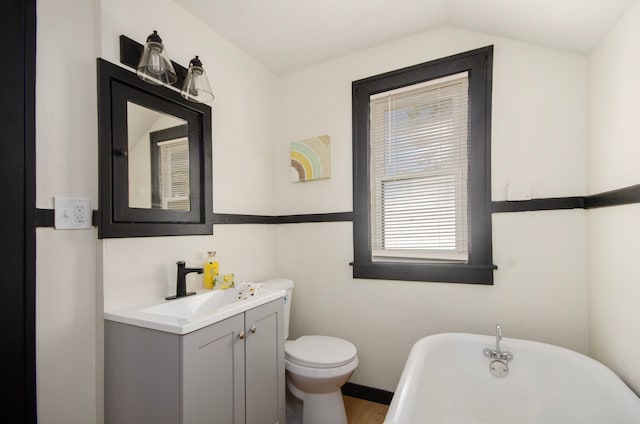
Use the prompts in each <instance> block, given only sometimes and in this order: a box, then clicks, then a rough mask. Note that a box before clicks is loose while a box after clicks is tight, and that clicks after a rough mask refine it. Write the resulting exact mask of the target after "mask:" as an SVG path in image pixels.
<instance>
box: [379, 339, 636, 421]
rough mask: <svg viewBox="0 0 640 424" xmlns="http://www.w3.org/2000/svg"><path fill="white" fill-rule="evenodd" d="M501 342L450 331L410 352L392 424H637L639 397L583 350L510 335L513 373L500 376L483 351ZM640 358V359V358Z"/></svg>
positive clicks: (506, 347)
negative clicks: (492, 370) (574, 349)
mask: <svg viewBox="0 0 640 424" xmlns="http://www.w3.org/2000/svg"><path fill="white" fill-rule="evenodd" d="M495 343H496V341H495V337H493V336H482V335H476V334H463V333H446V334H436V335H433V336H428V337H425V338H423V339H420V340H418V341H417V342H416V343H415V344H414V345H413V348H412V349H411V352H410V354H409V358H408V360H407V363H406V364H405V367H404V370H403V372H402V376H401V377H400V382H399V383H398V387H397V389H396V392H395V394H394V396H393V400H392V401H391V405H390V407H389V411H388V413H387V416H386V419H385V421H384V422H385V424H429V423H438V424H462V423H464V424H471V423H478V424H480V423H487V424H488V423H491V424H501V423H505V424H506V423H510V424H512V423H518V424H539V423H545V424H560V423H562V424H574V423H576V424H638V423H640V398H638V397H637V396H636V395H635V393H633V391H631V389H629V387H627V386H626V385H625V384H624V382H623V381H622V380H620V378H618V376H616V375H615V374H614V373H613V372H612V371H611V370H610V369H609V368H607V367H605V366H604V365H602V364H601V363H599V362H597V361H595V360H593V359H591V358H588V357H586V356H584V355H582V354H579V353H577V352H573V351H571V350H568V349H564V348H561V347H558V346H553V345H549V344H545V343H538V342H533V341H527V340H518V339H509V338H504V339H502V341H501V342H500V345H501V346H500V347H501V350H502V351H510V352H511V353H513V360H512V361H509V363H508V367H509V373H508V375H507V376H506V377H504V378H497V377H494V376H493V375H492V374H491V373H490V371H489V363H490V362H491V360H490V359H489V358H488V357H487V356H485V355H484V354H483V349H485V348H490V349H494V348H495ZM638 359H639V360H640V358H638Z"/></svg>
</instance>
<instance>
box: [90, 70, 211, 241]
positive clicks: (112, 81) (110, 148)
mask: <svg viewBox="0 0 640 424" xmlns="http://www.w3.org/2000/svg"><path fill="white" fill-rule="evenodd" d="M98 81H99V87H98V114H99V135H100V140H99V142H100V213H99V217H100V219H99V225H98V235H99V237H100V238H109V237H139V236H160V235H186V234H212V233H213V227H212V218H213V204H212V181H211V175H212V174H211V108H210V107H209V106H207V105H203V104H198V103H191V102H187V101H186V100H184V99H183V98H182V97H181V96H180V94H179V93H177V92H174V91H173V90H170V89H168V88H166V87H162V86H154V85H150V84H148V83H145V82H143V81H141V80H139V79H138V78H137V76H136V75H135V73H133V72H130V71H128V70H126V69H124V68H122V67H119V66H116V65H113V64H111V63H109V62H107V61H105V60H102V59H98Z"/></svg>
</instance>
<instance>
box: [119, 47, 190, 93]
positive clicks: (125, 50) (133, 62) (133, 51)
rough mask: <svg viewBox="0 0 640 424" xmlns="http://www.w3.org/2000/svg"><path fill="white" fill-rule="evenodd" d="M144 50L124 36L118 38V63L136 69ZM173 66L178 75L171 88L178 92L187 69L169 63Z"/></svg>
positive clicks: (174, 63) (185, 76)
mask: <svg viewBox="0 0 640 424" xmlns="http://www.w3.org/2000/svg"><path fill="white" fill-rule="evenodd" d="M143 50H144V45H142V44H140V43H138V42H137V41H134V40H132V39H131V38H129V37H127V36H126V35H121V36H120V63H122V64H123V65H127V66H129V67H131V68H133V69H136V68H137V67H138V63H139V62H140V57H141V56H142V52H143ZM171 63H172V64H173V68H174V69H175V71H176V74H177V75H178V80H177V81H176V82H174V83H173V84H171V85H172V86H173V87H175V88H177V89H178V90H180V89H182V86H183V85H184V80H185V79H186V78H187V72H188V70H187V68H185V67H184V66H182V65H180V64H178V63H176V62H174V61H173V60H172V61H171Z"/></svg>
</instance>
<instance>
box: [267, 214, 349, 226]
mask: <svg viewBox="0 0 640 424" xmlns="http://www.w3.org/2000/svg"><path fill="white" fill-rule="evenodd" d="M277 221H278V224H300V223H305V222H341V221H353V212H335V213H314V214H304V215H282V216H278V217H277Z"/></svg>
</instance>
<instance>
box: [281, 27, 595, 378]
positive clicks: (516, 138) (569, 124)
mask: <svg viewBox="0 0 640 424" xmlns="http://www.w3.org/2000/svg"><path fill="white" fill-rule="evenodd" d="M489 44H494V45H495V47H494V49H495V50H494V74H493V75H494V86H493V123H492V132H493V135H492V149H493V151H492V161H493V165H492V173H493V175H492V180H493V181H492V191H493V200H505V199H506V186H507V183H514V184H517V185H520V186H524V187H530V191H531V194H532V195H533V196H534V197H560V196H576V195H582V194H584V191H585V185H586V184H585V178H586V176H585V166H586V165H585V160H586V125H587V124H586V112H587V108H586V92H587V71H588V69H587V59H586V58H585V57H582V56H578V55H572V54H566V53H562V52H558V51H554V50H549V49H545V48H541V47H536V46H533V45H529V44H524V43H519V42H515V41H511V40H507V39H503V38H498V37H494V36H489V35H485V34H479V33H473V32H468V31H463V30H459V29H456V28H442V29H439V30H435V31H431V32H428V33H424V34H421V35H418V36H415V37H410V38H406V39H403V40H400V41H397V42H394V43H390V44H386V45H382V46H379V47H376V48H373V49H369V50H366V51H362V52H359V53H356V54H353V55H350V56H346V57H343V58H341V59H338V60H335V61H331V62H327V63H325V64H322V65H319V66H315V67H312V68H309V69H306V70H303V71H300V72H296V73H293V74H290V75H287V76H284V77H281V78H280V102H279V105H278V118H279V122H278V139H277V142H278V144H277V176H276V178H277V187H278V192H277V194H278V214H280V215H286V214H298V213H319V212H344V211H351V210H352V187H351V184H352V180H351V172H352V171H351V169H352V166H351V82H352V81H354V80H357V79H360V78H365V77H368V76H372V75H376V74H378V73H381V72H385V71H390V70H393V69H398V68H401V67H404V66H409V65H414V64H417V63H421V62H425V61H428V60H431V59H436V58H440V57H444V56H448V55H451V54H455V53H460V52H463V51H467V50H471V49H474V48H479V47H483V46H486V45H489ZM381 58H382V59H383V60H381ZM320 134H329V135H330V136H331V143H332V146H331V149H332V162H333V163H332V176H331V178H330V179H328V180H321V181H316V182H308V183H292V182H290V181H289V169H288V168H289V165H288V160H289V144H290V142H291V141H295V140H301V139H305V138H309V137H312V136H315V135H320ZM277 232H278V261H279V264H278V269H279V270H280V272H281V274H282V275H287V276H291V277H292V278H294V279H295V281H296V289H295V291H294V295H293V303H292V305H293V311H292V320H293V322H292V327H291V329H292V335H293V336H299V335H302V334H310V333H320V334H333V335H336V336H340V337H344V338H346V339H348V340H351V341H352V342H353V343H354V344H355V345H356V346H357V347H358V349H359V358H360V366H359V367H358V369H357V370H356V372H355V374H354V376H353V377H352V380H351V381H353V382H355V383H358V384H364V385H367V386H371V387H376V388H381V389H386V390H394V389H395V386H396V384H397V382H398V379H399V377H400V373H401V371H402V367H403V365H404V362H405V360H406V357H407V354H408V352H409V349H410V347H411V345H412V344H413V342H414V341H416V340H417V339H419V338H420V337H423V336H425V335H428V334H433V333H437V332H446V331H469V332H480V333H492V332H493V331H494V326H495V324H496V323H497V322H500V323H501V324H502V326H503V329H504V333H505V336H507V337H509V336H511V337H521V338H528V339H533V340H540V341H545V342H550V343H554V344H558V345H562V346H566V347H569V348H571V349H574V350H577V351H579V352H584V353H586V352H587V351H588V335H587V322H588V320H587V287H586V281H587V277H586V266H587V264H586V213H585V212H584V211H582V210H574V211H552V212H532V213H513V214H508V213H504V214H494V216H493V244H494V263H495V264H496V265H497V266H498V267H499V269H498V271H496V273H495V285H494V286H472V285H461V284H442V283H416V282H401V281H395V282H391V281H373V280H356V279H353V278H351V268H350V267H349V265H348V264H349V262H350V261H352V260H353V241H352V226H351V224H350V223H318V224H290V225H280V226H279V227H278V229H277ZM382 365H383V366H382Z"/></svg>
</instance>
